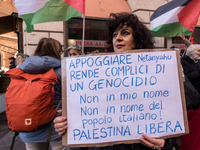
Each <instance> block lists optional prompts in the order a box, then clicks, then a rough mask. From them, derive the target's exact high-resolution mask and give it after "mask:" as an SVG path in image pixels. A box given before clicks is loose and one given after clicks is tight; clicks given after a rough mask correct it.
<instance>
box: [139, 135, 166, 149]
mask: <svg viewBox="0 0 200 150" xmlns="http://www.w3.org/2000/svg"><path fill="white" fill-rule="evenodd" d="M142 136H143V138H140V141H141V142H142V144H144V145H146V146H147V147H150V148H152V149H158V150H161V149H162V148H163V147H164V145H165V140H164V139H156V138H151V137H149V136H148V135H146V134H143V135H142Z"/></svg>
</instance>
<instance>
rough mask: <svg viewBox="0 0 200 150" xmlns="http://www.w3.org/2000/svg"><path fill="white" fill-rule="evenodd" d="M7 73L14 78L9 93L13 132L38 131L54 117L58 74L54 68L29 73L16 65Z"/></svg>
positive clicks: (8, 111)
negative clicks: (38, 72)
mask: <svg viewBox="0 0 200 150" xmlns="http://www.w3.org/2000/svg"><path fill="white" fill-rule="evenodd" d="M4 76H7V77H10V78H11V82H10V84H9V86H8V88H7V91H6V93H5V97H6V101H5V111H6V117H7V120H8V126H9V128H10V129H11V131H16V132H30V131H35V130H37V128H38V127H40V126H42V125H44V124H46V123H48V122H50V121H51V120H52V119H53V118H54V116H55V114H56V110H55V109H54V84H55V83H56V82H57V76H56V73H55V72H54V70H53V69H51V70H49V71H47V72H46V73H43V74H29V73H25V72H24V71H22V70H21V69H19V68H14V69H11V70H8V71H7V72H6V73H4Z"/></svg>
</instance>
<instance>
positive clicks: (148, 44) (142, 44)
mask: <svg viewBox="0 0 200 150" xmlns="http://www.w3.org/2000/svg"><path fill="white" fill-rule="evenodd" d="M124 25H127V27H131V28H132V29H133V32H134V33H133V34H132V35H133V37H134V39H135V43H136V49H147V48H149V49H152V48H154V37H153V35H152V34H151V32H150V31H149V29H148V28H147V27H146V26H145V25H144V24H143V23H142V22H141V21H139V19H138V17H137V16H136V15H134V14H130V13H126V12H122V13H111V14H110V17H109V20H108V21H107V27H108V39H107V44H108V46H107V50H108V51H109V52H114V49H113V43H112V40H113V33H114V31H115V30H117V29H121V28H122V27H123V26H124Z"/></svg>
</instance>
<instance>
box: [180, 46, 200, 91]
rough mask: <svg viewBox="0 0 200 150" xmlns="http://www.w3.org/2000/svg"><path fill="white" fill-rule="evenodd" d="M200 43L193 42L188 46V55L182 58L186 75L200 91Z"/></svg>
mask: <svg viewBox="0 0 200 150" xmlns="http://www.w3.org/2000/svg"><path fill="white" fill-rule="evenodd" d="M199 60H200V45H199V44H192V45H190V46H189V47H188V49H187V51H186V55H185V56H183V57H182V58H181V64H182V66H183V71H184V74H185V76H186V77H187V78H188V79H189V81H190V82H191V83H192V85H193V86H194V87H195V88H196V90H197V91H198V92H199V93H200V62H199Z"/></svg>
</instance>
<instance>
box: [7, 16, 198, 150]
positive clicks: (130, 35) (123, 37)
mask: <svg viewBox="0 0 200 150" xmlns="http://www.w3.org/2000/svg"><path fill="white" fill-rule="evenodd" d="M107 27H108V31H109V34H108V39H107V45H108V47H106V49H107V50H108V52H123V51H127V50H135V49H137V50H138V49H153V48H155V45H154V43H155V41H154V37H153V36H152V34H151V32H150V31H149V29H148V28H147V27H146V26H145V25H144V24H143V23H142V22H141V21H139V19H138V17H137V16H136V15H134V14H130V13H116V14H115V13H111V14H110V17H109V20H108V21H107ZM182 38H183V40H184V42H185V43H186V45H187V46H188V48H187V51H186V53H185V55H184V56H183V57H182V58H181V64H182V66H183V72H184V75H185V78H186V79H185V82H186V81H187V84H185V88H187V89H186V91H185V94H186V104H187V109H188V110H191V111H194V110H198V109H199V98H200V95H199V93H200V87H199V84H200V64H199V63H200V62H199V59H200V46H199V45H197V44H191V43H190V42H189V41H188V40H187V39H185V37H184V35H183V36H182ZM66 51H67V52H68V56H78V55H84V53H83V52H82V50H81V48H80V47H79V46H69V47H68V48H67V49H66ZM62 52H63V50H62V46H61V44H60V42H58V41H57V40H55V39H52V38H42V39H40V41H39V43H38V45H37V48H36V50H35V53H34V55H33V56H30V57H29V56H27V55H22V54H18V55H17V59H16V60H15V59H13V58H11V59H10V64H11V65H10V69H11V68H13V67H16V66H17V67H18V68H20V69H21V70H23V71H24V72H27V73H34V74H35V73H44V72H46V71H48V70H50V69H51V68H53V69H54V71H55V72H56V75H57V78H58V82H57V83H56V85H55V99H54V105H55V106H57V105H58V102H59V100H60V99H61V91H62V90H61V56H60V55H61V54H62ZM95 52H96V51H95ZM97 53H98V52H97ZM192 92H193V93H194V94H193V95H192V96H191V93H192ZM188 93H189V94H188ZM197 101H198V102H197ZM194 103H195V104H194ZM61 112H62V110H61V107H60V108H59V110H58V113H57V114H56V116H55V119H54V127H53V128H52V134H51V142H50V143H51V149H52V150H61V149H69V148H68V147H66V146H63V145H62V140H61V138H62V135H63V134H64V133H65V132H66V130H67V118H66V117H62V116H61V115H60V113H61ZM47 115H48V114H47ZM49 126H50V124H49V123H48V124H46V125H44V126H42V127H41V128H39V129H38V130H37V131H34V132H21V133H20V138H21V140H22V141H23V142H24V143H25V145H26V148H27V150H36V149H37V150H43V149H45V146H46V140H47V136H48V129H49ZM176 139H177V138H167V139H162V138H153V137H150V136H148V135H146V134H143V135H142V137H141V138H140V139H139V140H140V143H132V144H116V145H113V146H106V147H93V148H92V149H93V150H149V149H158V150H161V149H162V150H172V149H175V148H176V149H179V148H180V147H179V146H181V145H180V144H178V145H179V146H177V142H176ZM73 149H87V148H86V147H85V148H73Z"/></svg>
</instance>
